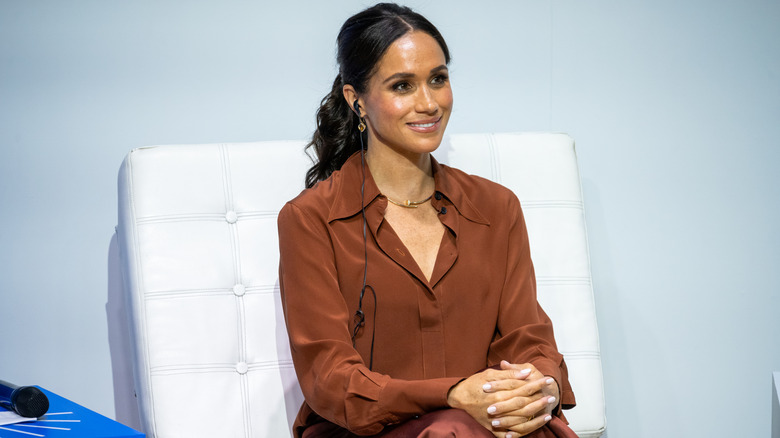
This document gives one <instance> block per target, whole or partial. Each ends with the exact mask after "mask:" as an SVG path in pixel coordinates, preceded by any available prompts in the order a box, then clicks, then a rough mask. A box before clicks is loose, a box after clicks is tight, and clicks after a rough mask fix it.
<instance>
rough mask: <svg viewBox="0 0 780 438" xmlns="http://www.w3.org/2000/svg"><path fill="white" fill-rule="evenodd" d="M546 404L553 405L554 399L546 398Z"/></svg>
mask: <svg viewBox="0 0 780 438" xmlns="http://www.w3.org/2000/svg"><path fill="white" fill-rule="evenodd" d="M547 403H548V404H553V403H555V397H550V398H548V399H547Z"/></svg>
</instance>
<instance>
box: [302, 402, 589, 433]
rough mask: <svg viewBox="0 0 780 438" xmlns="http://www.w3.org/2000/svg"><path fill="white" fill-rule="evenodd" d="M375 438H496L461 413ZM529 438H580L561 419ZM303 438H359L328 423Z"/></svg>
mask: <svg viewBox="0 0 780 438" xmlns="http://www.w3.org/2000/svg"><path fill="white" fill-rule="evenodd" d="M371 437H372V438H379V437H381V438H452V437H469V438H471V437H475V438H482V437H484V438H494V437H495V435H493V433H492V432H490V431H489V430H487V429H485V428H484V427H482V425H480V424H479V423H477V422H476V420H474V419H473V418H471V416H470V415H469V414H467V413H466V412H465V411H462V410H460V409H443V410H440V411H434V412H430V413H427V414H425V415H422V416H420V417H419V418H415V419H412V420H408V421H406V422H404V423H401V424H400V425H398V426H394V427H388V428H385V430H383V431H382V432H380V433H378V434H376V435H371ZM526 437H527V438H577V435H576V434H575V433H574V431H573V430H571V429H570V428H569V426H567V425H566V423H564V422H563V420H561V419H560V418H558V417H553V418H552V420H550V421H549V422H548V423H547V424H546V425H544V426H542V427H541V428H539V429H537V430H535V431H534V432H532V433H531V434H530V435H526ZM303 438H359V437H358V435H355V434H353V433H352V432H350V431H348V430H347V429H344V428H341V427H339V426H337V425H335V424H333V423H329V422H327V421H325V422H322V423H317V424H313V425H311V426H309V427H307V428H306V430H304V431H303Z"/></svg>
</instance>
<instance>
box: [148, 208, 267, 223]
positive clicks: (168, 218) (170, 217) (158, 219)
mask: <svg viewBox="0 0 780 438" xmlns="http://www.w3.org/2000/svg"><path fill="white" fill-rule="evenodd" d="M236 216H237V218H238V219H243V220H258V219H275V218H276V217H277V216H279V212H278V211H251V212H243V213H236ZM224 220H225V214H224V213H191V214H164V215H155V216H146V217H142V218H137V219H136V223H138V224H139V225H145V224H151V223H162V222H192V221H213V222H222V221H224Z"/></svg>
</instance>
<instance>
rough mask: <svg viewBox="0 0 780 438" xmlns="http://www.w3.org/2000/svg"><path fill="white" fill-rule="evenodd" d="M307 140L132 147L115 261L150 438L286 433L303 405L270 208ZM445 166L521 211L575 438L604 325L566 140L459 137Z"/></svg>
mask: <svg viewBox="0 0 780 438" xmlns="http://www.w3.org/2000/svg"><path fill="white" fill-rule="evenodd" d="M303 146H304V142H279V141H277V142H257V143H233V144H208V145H171V146H157V147H148V148H140V149H135V150H133V151H131V152H130V153H129V154H128V156H127V157H126V158H125V161H124V162H123V164H122V168H121V170H120V175H119V226H118V228H117V229H118V237H119V246H120V259H121V265H122V266H121V268H122V272H123V279H124V287H125V291H126V297H127V304H128V311H129V320H130V326H131V327H130V329H131V338H132V340H133V346H134V351H133V361H134V374H135V375H134V377H135V386H136V393H137V397H138V403H139V409H140V414H141V421H142V423H143V425H144V430H145V432H146V433H147V435H148V436H149V437H151V438H154V437H158V438H175V437H186V438H197V437H227V438H232V437H236V438H238V437H241V438H249V437H252V438H255V437H281V436H290V431H291V425H292V421H293V419H294V417H295V414H296V413H297V410H298V408H299V406H300V404H301V402H302V400H303V397H302V396H301V393H300V389H299V388H298V385H297V382H296V380H295V372H294V369H293V366H292V361H291V359H290V352H289V345H288V343H287V334H286V331H285V326H284V318H283V315H282V312H281V307H280V300H279V287H278V279H277V270H278V241H277V230H276V215H277V213H278V211H279V209H280V208H281V207H282V205H284V203H285V202H286V201H288V200H289V199H292V198H293V197H295V196H296V195H297V194H298V193H299V192H300V190H302V188H303V176H304V174H305V171H306V169H307V168H308V167H309V166H310V164H311V163H310V161H309V159H308V157H306V156H305V154H304V153H303ZM436 156H437V158H439V159H440V161H442V162H444V163H449V164H452V165H454V166H455V167H459V168H461V169H463V170H465V171H467V172H469V173H474V174H478V175H482V176H485V177H487V178H490V179H493V180H495V181H498V182H500V183H502V184H504V185H506V186H507V187H509V188H510V189H512V190H513V191H514V192H515V193H517V195H518V197H519V198H520V201H521V203H522V205H523V209H524V213H525V216H526V220H527V223H528V229H529V234H530V240H531V248H532V257H533V260H534V263H535V266H536V272H537V276H538V283H539V300H540V301H541V303H542V306H543V307H544V308H545V310H546V311H547V312H548V313H549V315H550V317H551V318H552V319H553V322H554V324H555V333H556V339H557V341H558V346H559V348H560V349H561V352H562V353H563V354H564V356H565V357H566V361H567V364H568V366H569V372H570V377H571V383H572V386H573V388H574V391H575V394H576V396H577V401H578V406H577V408H575V409H574V410H571V411H568V412H567V414H566V415H567V417H568V418H569V420H570V421H571V423H572V427H573V428H574V429H575V431H577V432H578V434H579V435H580V436H582V437H585V436H588V437H589V436H594V437H596V436H599V435H600V434H601V432H602V431H603V430H604V427H605V417H604V397H603V390H602V383H601V382H602V380H601V379H602V375H601V364H600V357H599V346H598V331H597V328H596V317H595V310H594V303H593V293H592V288H591V282H590V266H589V260H588V251H587V240H586V235H585V224H584V216H583V210H582V197H581V190H580V183H579V174H578V171H577V163H576V157H575V154H574V146H573V142H572V140H571V139H570V138H569V137H567V136H566V135H561V134H496V135H491V134H484V135H453V136H449V137H447V138H446V140H445V142H444V143H443V144H442V147H441V148H440V150H439V151H437V153H436Z"/></svg>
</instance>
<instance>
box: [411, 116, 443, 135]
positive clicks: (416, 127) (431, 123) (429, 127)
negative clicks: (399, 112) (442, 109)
mask: <svg viewBox="0 0 780 438" xmlns="http://www.w3.org/2000/svg"><path fill="white" fill-rule="evenodd" d="M440 124H441V117H439V118H437V119H430V120H420V121H417V122H413V123H407V124H406V126H408V127H409V129H411V130H412V131H415V132H435V131H436V130H438V129H439V125H440Z"/></svg>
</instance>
